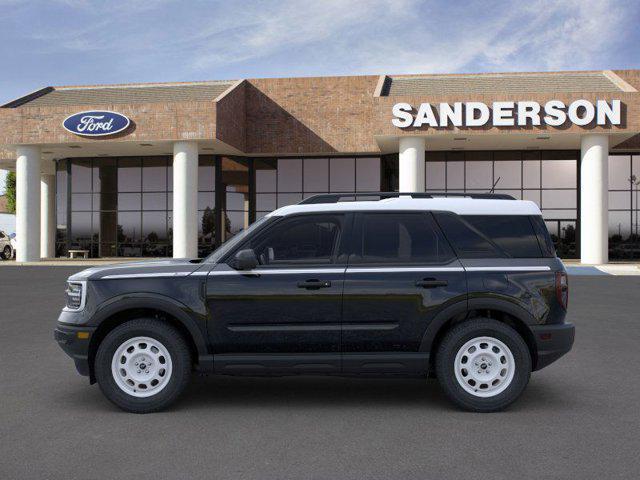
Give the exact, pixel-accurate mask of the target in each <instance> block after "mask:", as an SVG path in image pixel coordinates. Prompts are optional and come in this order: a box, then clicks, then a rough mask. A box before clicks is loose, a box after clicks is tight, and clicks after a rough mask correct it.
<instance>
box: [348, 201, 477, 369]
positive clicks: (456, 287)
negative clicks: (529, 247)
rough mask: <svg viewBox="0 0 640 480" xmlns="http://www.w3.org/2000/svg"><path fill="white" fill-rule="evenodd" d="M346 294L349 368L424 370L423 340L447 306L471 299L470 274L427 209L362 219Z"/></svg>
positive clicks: (354, 242)
mask: <svg viewBox="0 0 640 480" xmlns="http://www.w3.org/2000/svg"><path fill="white" fill-rule="evenodd" d="M351 252H352V253H351V255H350V257H349V264H348V267H347V271H346V276H345V284H344V296H343V324H342V351H343V370H344V371H345V372H354V373H356V372H357V373H366V372H369V371H370V372H377V373H378V372H388V373H393V372H398V373H412V372H413V373H422V372H424V371H425V369H426V367H427V361H426V360H427V352H420V351H419V349H420V344H421V342H422V339H423V336H424V334H425V331H426V329H427V327H428V326H429V323H430V322H431V320H432V319H433V318H434V317H435V316H436V315H437V314H438V312H440V311H441V310H442V309H443V308H446V307H447V306H449V305H451V304H453V303H455V302H461V301H462V302H464V301H466V295H467V288H466V280H465V272H464V269H463V267H462V265H461V264H460V262H459V261H458V260H457V258H456V257H455V255H454V253H453V251H452V249H451V247H450V246H449V244H448V243H447V241H446V239H445V238H444V236H443V235H442V233H441V232H440V230H439V228H438V226H437V224H436V223H435V221H434V219H433V217H432V215H431V214H430V213H427V212H366V213H358V214H357V215H356V217H355V223H354V231H353V236H352V245H351Z"/></svg>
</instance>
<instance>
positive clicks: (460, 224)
mask: <svg viewBox="0 0 640 480" xmlns="http://www.w3.org/2000/svg"><path fill="white" fill-rule="evenodd" d="M434 216H435V217H436V219H437V220H438V223H439V224H440V227H442V230H443V231H444V234H445V235H446V236H447V239H448V240H449V241H450V242H451V244H452V245H453V248H455V250H456V253H457V254H458V257H460V258H504V257H505V256H506V255H505V254H504V253H503V252H501V251H500V250H499V249H497V248H496V247H494V246H493V245H492V244H491V242H490V241H489V240H487V238H486V237H485V236H484V235H483V234H482V233H481V232H480V231H478V230H477V229H475V228H474V227H472V226H471V225H469V224H468V223H466V222H465V221H463V220H462V218H461V217H460V216H458V215H456V214H454V213H448V212H435V213H434Z"/></svg>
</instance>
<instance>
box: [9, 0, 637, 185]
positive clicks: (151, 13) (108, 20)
mask: <svg viewBox="0 0 640 480" xmlns="http://www.w3.org/2000/svg"><path fill="white" fill-rule="evenodd" d="M638 24H640V2H638V1H637V0H630V1H625V0H567V1H549V0H527V1H522V2H520V1H493V2H485V1H475V2H466V1H455V0H433V1H429V0H353V1H340V0H316V1H313V2H309V1H304V0H274V1H254V0H241V1H214V0H177V1H172V0H140V1H139V0H110V1H89V0H46V1H38V0H30V1H26V0H0V26H1V27H0V104H2V103H5V102H7V101H9V100H12V99H14V98H17V97H20V96H22V95H24V94H26V93H29V92H31V91H33V90H37V89H39V88H42V87H45V86H50V85H51V86H56V85H83V84H105V83H106V84H108V83H131V82H175V81H196V80H217V79H239V78H256V77H291V76H325V75H358V74H381V73H388V74H402V73H463V72H469V73H475V72H507V71H548V70H589V69H625V68H640V50H639V49H638V45H640V29H639V28H638ZM3 185H4V182H3V181H2V175H1V174H0V192H1V191H2V189H3Z"/></svg>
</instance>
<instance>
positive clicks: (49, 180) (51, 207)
mask: <svg viewBox="0 0 640 480" xmlns="http://www.w3.org/2000/svg"><path fill="white" fill-rule="evenodd" d="M55 185H56V176H55V175H54V174H51V173H42V174H41V175H40V256H41V257H42V258H54V257H55V256H56V192H55Z"/></svg>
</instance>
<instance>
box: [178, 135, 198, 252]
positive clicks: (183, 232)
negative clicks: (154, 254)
mask: <svg viewBox="0 0 640 480" xmlns="http://www.w3.org/2000/svg"><path fill="white" fill-rule="evenodd" d="M197 256H198V143H197V142H176V143H174V144H173V257H174V258H196V257H197Z"/></svg>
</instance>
